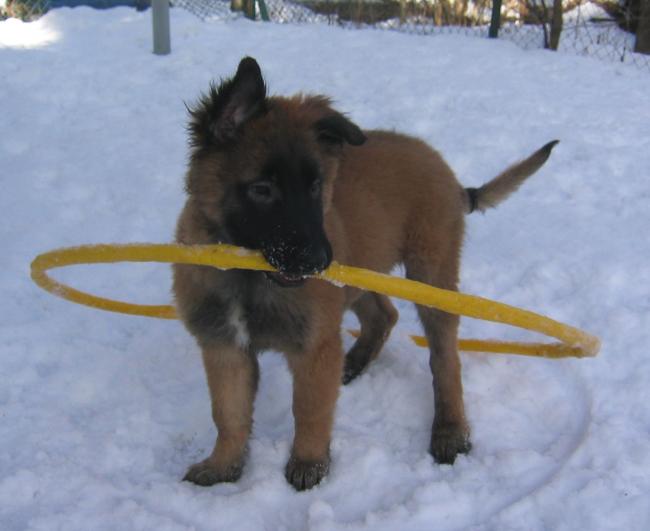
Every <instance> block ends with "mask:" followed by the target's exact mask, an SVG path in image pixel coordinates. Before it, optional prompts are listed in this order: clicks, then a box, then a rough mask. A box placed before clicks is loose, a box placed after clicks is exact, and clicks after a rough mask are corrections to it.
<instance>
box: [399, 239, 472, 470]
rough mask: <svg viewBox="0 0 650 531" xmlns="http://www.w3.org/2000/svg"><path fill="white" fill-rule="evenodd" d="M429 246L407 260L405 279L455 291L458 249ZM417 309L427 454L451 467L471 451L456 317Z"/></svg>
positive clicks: (420, 307) (432, 310) (431, 310)
mask: <svg viewBox="0 0 650 531" xmlns="http://www.w3.org/2000/svg"><path fill="white" fill-rule="evenodd" d="M447 243H448V244H449V242H447ZM452 243H453V242H452ZM429 244H430V245H428V246H425V247H426V249H425V250H423V247H420V252H419V253H418V255H413V256H410V257H407V259H406V260H405V265H406V276H407V277H408V278H409V279H412V280H418V281H420V282H425V283H427V284H430V285H432V286H436V287H439V288H443V289H449V290H454V291H455V290H457V282H458V262H459V251H458V250H459V247H458V246H454V245H452V246H451V250H450V251H451V252H448V253H441V252H440V251H441V249H440V247H436V246H435V245H433V242H429ZM432 250H433V251H434V252H432ZM441 257H444V259H441ZM436 258H437V259H436ZM417 310H418V314H419V317H420V321H421V322H422V325H423V327H424V331H425V333H426V337H427V340H428V342H429V349H430V354H429V365H430V367H431V372H432V375H433V391H434V400H435V416H434V420H433V428H432V432H431V445H430V447H429V451H430V452H431V454H432V455H433V457H434V459H435V460H436V462H438V463H449V464H451V463H453V462H454V460H455V459H456V456H457V455H458V454H459V453H467V452H469V450H470V448H471V444H470V442H469V428H468V426H467V421H466V420H465V408H464V404H463V384H462V381H461V365H460V358H459V356H458V348H457V333H458V321H459V318H458V316H457V315H452V314H449V313H446V312H442V311H440V310H436V309H433V308H428V307H425V306H417Z"/></svg>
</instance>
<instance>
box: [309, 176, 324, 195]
mask: <svg viewBox="0 0 650 531" xmlns="http://www.w3.org/2000/svg"><path fill="white" fill-rule="evenodd" d="M322 187H323V182H322V181H321V180H320V179H315V180H314V181H313V182H312V183H311V185H310V186H309V194H310V195H311V196H312V197H314V198H315V197H318V196H319V195H320V191H321V188H322Z"/></svg>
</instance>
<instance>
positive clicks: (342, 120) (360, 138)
mask: <svg viewBox="0 0 650 531" xmlns="http://www.w3.org/2000/svg"><path fill="white" fill-rule="evenodd" d="M314 129H315V131H316V134H317V135H318V140H320V141H321V142H324V143H327V144H338V145H342V144H343V142H347V143H348V144H351V145H353V146H360V145H361V144H363V143H364V142H365V141H366V135H364V134H363V133H362V132H361V129H359V127H358V126H357V125H356V124H354V123H352V122H351V121H350V120H348V119H347V118H346V117H345V116H343V115H342V114H339V113H337V112H334V113H332V114H329V115H327V116H325V117H324V118H321V119H320V120H318V121H317V122H316V123H315V124H314Z"/></svg>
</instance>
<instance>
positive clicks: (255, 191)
mask: <svg viewBox="0 0 650 531" xmlns="http://www.w3.org/2000/svg"><path fill="white" fill-rule="evenodd" d="M246 193H247V195H248V198H249V199H251V200H252V201H254V202H256V203H263V204H268V203H271V202H272V201H273V200H274V199H275V196H276V194H275V189H274V185H273V183H270V182H267V181H258V182H255V183H251V184H249V185H248V188H247V189H246Z"/></svg>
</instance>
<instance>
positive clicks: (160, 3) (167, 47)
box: [151, 0, 172, 55]
mask: <svg viewBox="0 0 650 531" xmlns="http://www.w3.org/2000/svg"><path fill="white" fill-rule="evenodd" d="M151 20H152V21H153V53H155V54H156V55H167V54H168V53H170V52H171V51H172V47H171V44H170V38H169V0H152V2H151Z"/></svg>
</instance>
